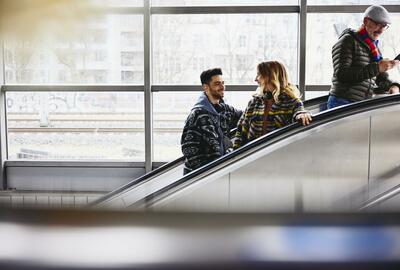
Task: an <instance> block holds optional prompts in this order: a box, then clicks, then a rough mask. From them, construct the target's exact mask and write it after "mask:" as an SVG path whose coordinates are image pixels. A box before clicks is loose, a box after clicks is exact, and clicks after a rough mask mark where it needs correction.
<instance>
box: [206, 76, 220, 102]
mask: <svg viewBox="0 0 400 270" xmlns="http://www.w3.org/2000/svg"><path fill="white" fill-rule="evenodd" d="M203 88H204V91H205V93H206V95H207V97H208V99H209V100H210V101H211V103H213V104H216V103H218V102H219V100H220V99H222V98H223V97H224V92H225V82H224V80H223V79H222V76H221V75H214V76H212V77H211V81H210V82H209V83H207V84H203Z"/></svg>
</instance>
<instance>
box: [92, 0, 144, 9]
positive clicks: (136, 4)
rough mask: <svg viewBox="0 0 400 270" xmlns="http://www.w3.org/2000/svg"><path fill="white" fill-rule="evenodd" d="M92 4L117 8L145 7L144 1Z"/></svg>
mask: <svg viewBox="0 0 400 270" xmlns="http://www.w3.org/2000/svg"><path fill="white" fill-rule="evenodd" d="M90 1H91V3H93V4H95V5H99V6H105V5H106V6H113V7H115V6H117V7H143V0H90Z"/></svg>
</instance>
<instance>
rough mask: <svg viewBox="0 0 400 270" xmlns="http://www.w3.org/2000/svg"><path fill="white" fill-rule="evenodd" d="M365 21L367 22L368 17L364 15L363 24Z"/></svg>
mask: <svg viewBox="0 0 400 270" xmlns="http://www.w3.org/2000/svg"><path fill="white" fill-rule="evenodd" d="M367 22H368V18H367V17H364V19H363V24H364V26H365V25H366V24H367Z"/></svg>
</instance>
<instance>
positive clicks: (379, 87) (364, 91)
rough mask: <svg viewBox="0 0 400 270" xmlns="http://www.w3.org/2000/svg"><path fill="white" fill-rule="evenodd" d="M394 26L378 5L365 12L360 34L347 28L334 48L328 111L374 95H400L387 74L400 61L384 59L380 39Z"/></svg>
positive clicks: (358, 31) (382, 8)
mask: <svg viewBox="0 0 400 270" xmlns="http://www.w3.org/2000/svg"><path fill="white" fill-rule="evenodd" d="M390 23H391V20H390V17H389V13H388V11H387V10H386V9H385V8H384V7H382V6H377V5H372V6H370V7H368V8H367V9H366V10H365V13H364V18H363V23H362V25H361V27H360V28H359V29H358V30H357V31H356V30H352V29H346V30H344V31H343V33H342V34H341V36H340V37H339V41H338V42H337V43H336V44H335V45H334V46H333V48H332V61H333V69H334V72H333V77H332V86H331V90H330V92H329V98H328V104H327V106H328V109H331V108H334V107H337V106H342V105H345V104H349V103H352V102H356V101H361V100H365V99H369V98H371V97H372V95H373V94H374V93H377V94H382V93H389V94H393V93H398V92H399V87H400V85H399V84H398V83H395V82H392V81H391V80H390V79H389V75H388V73H387V72H386V71H388V70H390V69H392V68H393V67H395V66H396V65H398V64H399V60H389V59H383V57H382V53H381V51H380V50H379V48H378V38H379V36H380V35H381V34H382V33H383V32H384V31H385V30H386V29H387V28H388V27H389V24H390Z"/></svg>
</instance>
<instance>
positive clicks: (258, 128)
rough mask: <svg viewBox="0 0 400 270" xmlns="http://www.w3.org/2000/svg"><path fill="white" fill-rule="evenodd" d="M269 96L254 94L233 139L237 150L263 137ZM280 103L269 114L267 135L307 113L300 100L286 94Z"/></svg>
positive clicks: (282, 94) (272, 107) (280, 99)
mask: <svg viewBox="0 0 400 270" xmlns="http://www.w3.org/2000/svg"><path fill="white" fill-rule="evenodd" d="M266 98H267V95H266V94H265V95H263V96H261V95H259V94H254V95H253V99H251V100H250V102H249V104H248V105H247V108H246V110H245V112H244V113H243V115H242V117H241V118H240V120H239V123H238V126H237V131H236V134H235V137H234V139H233V148H234V149H237V148H239V147H240V146H243V145H245V144H246V143H248V142H250V141H252V140H254V139H256V138H259V137H261V136H262V135H264V133H263V123H264V122H263V118H264V109H265V99H266ZM279 101H280V102H279V103H275V102H274V103H273V104H272V106H271V109H270V110H269V112H268V116H267V117H268V125H267V127H266V132H265V134H266V133H268V132H271V131H273V130H275V129H278V128H281V127H284V126H287V125H289V124H291V123H293V122H294V119H295V117H296V115H297V114H299V113H303V112H307V111H306V110H305V109H304V106H303V102H301V100H300V99H294V98H291V97H289V96H288V95H287V94H285V93H281V94H280V95H279Z"/></svg>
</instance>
